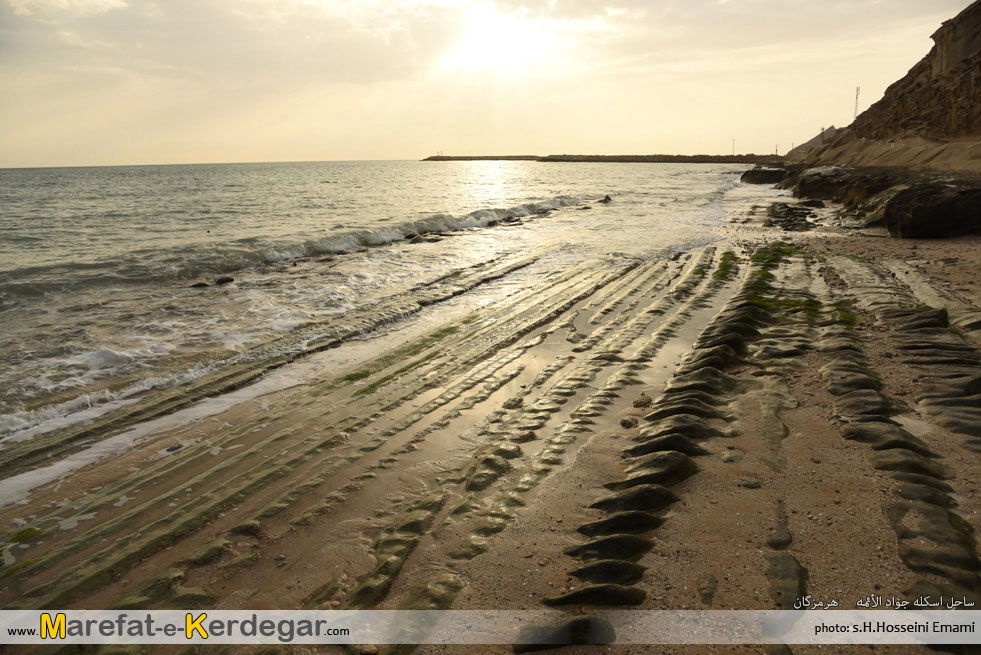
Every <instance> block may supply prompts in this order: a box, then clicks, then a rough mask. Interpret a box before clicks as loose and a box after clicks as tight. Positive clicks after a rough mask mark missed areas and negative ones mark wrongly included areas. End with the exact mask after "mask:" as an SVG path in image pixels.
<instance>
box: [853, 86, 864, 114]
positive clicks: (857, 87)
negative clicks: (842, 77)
mask: <svg viewBox="0 0 981 655" xmlns="http://www.w3.org/2000/svg"><path fill="white" fill-rule="evenodd" d="M861 92H862V87H860V86H856V87H855V116H854V118H858V94H860V93H861Z"/></svg>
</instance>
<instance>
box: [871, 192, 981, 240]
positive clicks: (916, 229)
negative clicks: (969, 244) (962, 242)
mask: <svg viewBox="0 0 981 655" xmlns="http://www.w3.org/2000/svg"><path fill="white" fill-rule="evenodd" d="M882 216H883V219H884V221H885V224H886V227H887V228H888V229H889V234H891V235H892V236H896V237H906V238H913V239H932V238H942V237H955V236H963V235H965V234H979V233H981V186H978V185H953V184H944V183H934V182H928V183H922V184H913V185H911V186H910V187H908V188H906V189H903V190H901V191H899V192H898V193H896V194H895V195H894V196H892V197H891V198H890V199H889V200H888V201H887V202H886V204H885V206H884V207H883V210H882Z"/></svg>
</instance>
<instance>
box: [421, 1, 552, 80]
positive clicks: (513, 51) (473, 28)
mask: <svg viewBox="0 0 981 655" xmlns="http://www.w3.org/2000/svg"><path fill="white" fill-rule="evenodd" d="M524 13H526V12H519V13H517V14H510V15H505V14H502V13H500V12H499V11H497V10H496V9H495V7H494V5H493V4H480V5H477V6H475V7H474V8H473V9H472V10H471V11H470V12H469V14H468V16H467V28H466V30H465V32H464V33H463V34H462V35H461V37H460V40H459V41H458V42H457V44H456V45H455V46H453V48H452V49H451V50H450V51H449V52H447V53H446V55H445V56H444V57H443V58H442V59H441V61H440V68H443V69H445V70H451V71H465V72H494V73H504V74H515V73H521V72H525V71H527V70H528V69H530V68H532V67H534V66H536V65H537V66H540V65H542V64H544V63H546V62H547V61H548V60H549V59H550V56H551V55H552V54H553V52H554V49H555V40H556V39H555V35H554V34H553V33H551V32H550V31H549V30H548V29H547V28H546V27H545V26H544V25H543V24H542V23H541V22H540V21H532V20H529V19H527V18H524Z"/></svg>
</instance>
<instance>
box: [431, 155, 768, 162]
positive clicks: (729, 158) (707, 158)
mask: <svg viewBox="0 0 981 655" xmlns="http://www.w3.org/2000/svg"><path fill="white" fill-rule="evenodd" d="M423 161H564V162H583V161H586V162H627V163H642V164H671V163H683V164H779V163H781V162H783V157H782V156H780V155H548V156H547V157H539V156H537V155H501V156H495V155H474V156H470V155H461V156H452V155H433V156H431V157H426V158H425V159H423Z"/></svg>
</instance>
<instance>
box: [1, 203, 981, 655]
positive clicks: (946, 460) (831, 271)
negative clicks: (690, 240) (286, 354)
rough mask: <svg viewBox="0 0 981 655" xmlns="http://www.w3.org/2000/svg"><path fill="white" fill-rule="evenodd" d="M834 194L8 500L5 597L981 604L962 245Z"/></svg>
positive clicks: (247, 605) (229, 411)
mask: <svg viewBox="0 0 981 655" xmlns="http://www.w3.org/2000/svg"><path fill="white" fill-rule="evenodd" d="M787 200H788V202H787V203H784V204H787V205H789V206H797V205H798V204H799V203H797V202H796V201H793V200H792V199H790V198H787ZM837 209H838V206H836V205H832V206H830V207H827V208H823V209H817V210H815V213H816V214H817V218H818V219H819V220H821V221H822V222H824V223H826V226H825V227H822V228H819V229H814V230H810V231H807V232H788V231H784V230H781V229H779V227H778V225H779V222H778V223H776V224H775V226H771V227H767V226H765V225H764V224H763V223H764V221H766V220H768V219H769V218H771V217H770V216H769V215H768V214H767V212H766V208H760V209H759V210H754V211H753V212H751V213H750V214H748V215H747V216H745V217H741V218H740V221H742V220H745V222H739V221H733V222H731V223H729V224H727V225H725V226H723V227H722V228H721V229H722V231H723V232H724V236H725V239H724V240H722V241H718V242H716V243H713V244H710V245H707V246H703V247H699V248H695V249H693V250H691V251H690V252H689V253H686V254H684V255H681V256H680V257H677V258H675V259H646V260H643V259H637V258H627V257H623V258H620V259H617V260H608V261H602V260H598V259H590V260H586V261H582V262H579V263H578V264H575V265H571V266H569V267H567V268H564V269H561V270H557V271H555V273H554V274H553V275H552V276H551V277H550V278H549V279H548V284H543V285H541V286H539V287H537V288H519V289H515V290H513V291H511V292H510V293H509V294H507V295H505V296H504V297H502V298H500V299H499V300H498V301H496V302H494V303H490V304H488V305H486V306H481V307H470V308H466V309H465V310H460V311H457V312H456V313H455V318H453V319H452V320H443V321H441V320H439V319H438V316H439V309H438V303H439V302H441V300H439V299H437V300H434V301H433V303H432V306H433V317H432V318H433V321H432V324H431V325H429V326H427V330H425V331H420V332H418V333H414V335H413V337H412V339H411V340H410V341H408V343H405V344H403V345H402V346H399V347H396V348H393V349H390V350H386V351H384V352H377V353H374V356H373V357H371V358H369V359H368V360H367V361H364V362H362V363H359V364H357V365H356V366H354V367H350V366H348V367H346V368H343V369H338V370H335V371H324V372H323V373H322V374H320V376H319V377H318V378H317V379H316V380H313V381H307V382H305V383H303V384H297V385H295V386H291V387H287V388H282V389H278V390H276V391H274V392H272V393H270V394H266V395H256V396H254V397H251V398H248V399H246V400H245V401H244V402H241V403H238V404H236V405H233V406H230V407H228V408H225V409H224V410H223V411H221V412H219V413H217V414H213V415H209V416H206V417H203V418H201V419H200V420H197V421H191V422H188V423H185V424H182V425H178V426H176V427H172V428H170V429H166V430H163V431H160V432H158V433H156V434H154V435H153V436H151V437H149V438H146V439H144V440H142V441H140V442H139V443H138V444H136V445H135V447H134V448H132V449H131V450H127V451H125V452H121V453H118V454H116V455H113V456H110V457H106V458H104V459H102V460H100V461H98V462H96V463H95V464H91V465H89V466H87V467H85V468H83V469H80V470H79V471H78V472H77V473H76V474H75V475H73V476H72V477H70V478H66V479H64V480H62V481H60V482H57V483H52V484H48V485H46V486H45V487H42V488H39V489H37V490H36V491H35V493H33V494H32V495H31V496H30V498H28V499H26V502H25V503H24V504H21V505H13V506H7V507H2V508H0V521H4V522H6V524H7V525H14V526H16V527H15V528H14V529H12V530H11V531H10V533H9V534H8V535H7V540H6V541H7V547H5V550H10V551H11V553H12V554H16V557H17V562H16V564H13V565H10V566H6V568H5V570H4V572H3V575H4V576H5V577H4V580H5V585H4V589H3V591H2V592H0V604H2V605H3V606H4V607H8V608H10V607H16V606H24V607H28V606H29V607H55V606H58V607H73V606H79V605H81V606H85V607H117V606H125V607H132V608H140V607H146V608H151V607H152V608H198V607H200V608H208V607H212V608H215V607H217V608H243V609H264V608H280V607H282V608H307V609H331V608H338V609H360V608H379V609H437V608H453V609H500V608H508V609H544V608H545V607H546V606H554V607H559V608H561V609H564V610H566V611H568V612H569V613H570V618H571V617H572V616H573V615H576V614H577V613H578V612H579V611H580V610H585V611H587V612H588V609H589V608H591V607H612V608H615V607H618V606H619V607H637V608H641V609H684V608H688V609H731V608H736V609H770V608H773V607H787V606H788V602H789V603H790V604H791V605H792V603H793V601H794V599H795V597H797V596H803V595H805V594H813V595H815V596H816V597H821V598H835V599H837V600H839V602H840V603H842V604H843V605H844V606H846V607H851V606H853V605H854V604H855V602H856V601H857V600H859V599H861V598H864V597H866V596H868V595H869V594H871V593H882V594H883V595H895V596H903V595H906V596H908V595H910V594H913V595H914V596H916V595H921V594H923V593H934V594H938V593H944V595H950V594H956V595H957V596H960V595H965V596H967V597H968V598H976V597H977V593H978V587H977V572H976V570H975V569H972V568H971V563H972V562H976V561H977V556H978V553H977V551H976V546H975V545H974V542H973V538H972V537H971V534H970V532H969V531H968V528H967V527H965V526H970V527H973V528H974V529H975V530H976V529H977V528H978V526H979V521H981V514H979V513H981V495H979V489H978V484H977V481H976V479H975V477H976V476H975V474H974V471H976V465H977V457H978V453H979V452H981V415H979V412H978V410H977V409H976V406H975V405H974V404H973V402H974V398H975V395H974V394H975V393H976V388H975V387H976V380H977V379H978V378H979V377H981V357H979V355H978V349H979V346H981V330H979V329H978V328H979V327H981V324H978V323H975V322H974V321H973V320H961V319H962V318H964V317H968V318H970V317H971V316H972V315H973V314H972V312H974V311H976V310H977V308H979V307H981V290H979V287H978V285H977V281H976V279H975V275H976V271H977V270H978V267H979V266H981V248H979V247H978V246H979V245H981V238H979V237H960V238H957V239H952V240H945V241H935V240H933V241H931V240H900V239H890V238H883V236H885V235H884V232H883V231H877V228H867V227H863V228H862V229H860V230H854V229H853V230H848V229H845V228H843V227H841V226H835V225H833V224H832V223H834V221H833V220H832V219H833V218H834V215H835V213H836V212H837ZM808 210H809V211H810V210H811V209H810V208H808ZM564 211H574V210H572V209H568V210H564ZM505 268H507V267H505ZM508 273H509V271H505V272H504V273H503V275H507V274H508ZM940 304H943V305H946V306H947V311H946V312H943V313H942V312H939V311H936V310H937V308H938V305H940ZM284 365H285V366H289V364H288V363H284ZM280 370H284V369H282V368H281V369H280ZM90 427H91V426H90ZM2 454H3V455H5V456H7V455H8V454H9V453H7V452H6V451H3V452H2ZM32 516H33V517H34V518H31V517H32ZM611 562H612V563H611ZM872 585H878V587H877V588H876V589H875V590H873V588H872ZM543 601H547V605H546V604H545V603H544V602H543ZM811 648H813V647H811ZM622 649H623V651H622V652H634V651H636V652H641V649H634V650H631V649H630V648H629V647H622ZM854 649H855V650H854V652H865V651H867V650H869V648H868V647H854ZM581 650H583V649H576V648H570V649H565V650H564V651H563V652H580V651H581ZM743 650H744V651H745V652H756V650H755V649H754V648H752V647H746V648H745V649H743ZM794 650H795V652H796V651H800V652H805V653H806V652H811V649H809V648H808V647H800V648H798V647H795V649H794ZM327 651H328V652H335V651H333V650H330V649H327ZM336 652H341V651H340V650H339V649H338V650H336ZM361 652H364V653H370V652H372V649H371V647H366V648H364V649H362V650H361ZM418 652H420V653H439V652H445V649H443V648H440V647H438V646H422V647H420V648H419V649H418ZM468 652H475V653H491V652H502V648H501V647H472V648H468ZM662 652H665V653H675V652H677V653H694V652H700V651H699V649H698V648H695V647H664V648H663V649H662ZM733 652H742V651H740V650H739V649H736V650H734V651H733ZM813 652H817V651H816V650H814V651H813ZM869 652H871V651H870V650H869ZM904 652H910V653H920V652H924V653H925V652H928V651H927V650H926V649H925V648H917V647H912V646H911V647H909V648H908V651H904Z"/></svg>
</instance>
